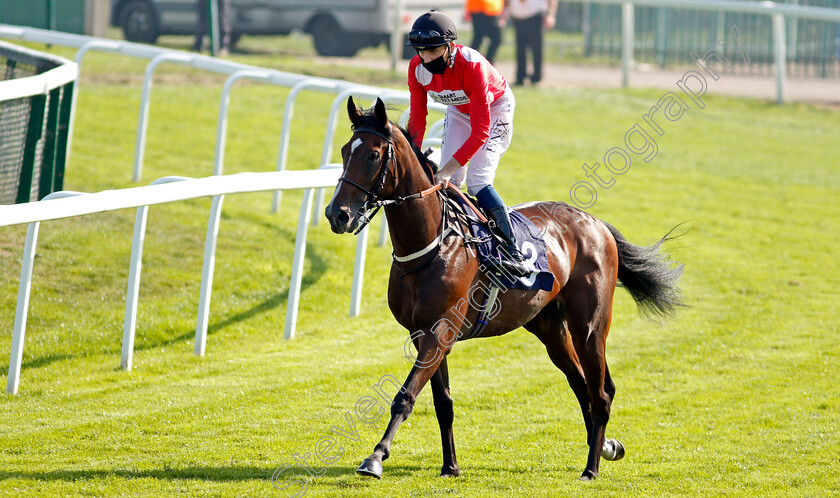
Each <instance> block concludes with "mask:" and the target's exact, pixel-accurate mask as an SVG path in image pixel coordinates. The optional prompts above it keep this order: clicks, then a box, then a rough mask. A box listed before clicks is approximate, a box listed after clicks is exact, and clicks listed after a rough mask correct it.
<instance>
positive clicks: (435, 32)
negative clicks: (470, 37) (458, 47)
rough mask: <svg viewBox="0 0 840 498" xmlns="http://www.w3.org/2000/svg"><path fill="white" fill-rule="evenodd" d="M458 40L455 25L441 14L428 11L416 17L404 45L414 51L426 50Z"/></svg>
mask: <svg viewBox="0 0 840 498" xmlns="http://www.w3.org/2000/svg"><path fill="white" fill-rule="evenodd" d="M456 39H458V29H457V28H455V23H454V22H452V19H450V18H449V16H447V15H446V14H444V13H443V12H438V11H436V10H430V11H429V12H426V13H425V14H423V15H422V16H420V17H418V18H417V20H416V21H414V24H413V25H412V26H411V31H410V32H409V33H408V43H406V45H408V46H410V47H414V48H415V49H416V50H427V49H430V48H434V47H439V46H441V45H447V44H449V42H451V41H453V40H456Z"/></svg>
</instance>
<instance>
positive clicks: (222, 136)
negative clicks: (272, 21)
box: [213, 69, 271, 176]
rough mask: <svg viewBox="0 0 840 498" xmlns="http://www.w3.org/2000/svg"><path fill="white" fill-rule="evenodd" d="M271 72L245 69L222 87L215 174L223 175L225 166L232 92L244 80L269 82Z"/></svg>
mask: <svg viewBox="0 0 840 498" xmlns="http://www.w3.org/2000/svg"><path fill="white" fill-rule="evenodd" d="M270 74H271V73H270V72H269V71H267V70H261V71H253V70H248V69H243V70H242V71H237V72H235V73H233V74H232V75H230V76H229V77H228V79H227V81H225V85H224V86H223V87H222V97H221V100H220V102H219V120H218V123H217V124H216V156H215V159H214V160H213V174H214V175H216V176H218V175H221V174H223V172H224V165H225V143H226V141H227V120H228V108H229V107H230V92H231V90H232V89H233V85H234V83H236V82H237V81H239V80H240V79H242V78H250V79H254V80H260V79H261V80H268V78H269V76H270Z"/></svg>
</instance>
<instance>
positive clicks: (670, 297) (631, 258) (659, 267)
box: [604, 223, 683, 316]
mask: <svg viewBox="0 0 840 498" xmlns="http://www.w3.org/2000/svg"><path fill="white" fill-rule="evenodd" d="M604 225H606V227H607V228H608V229H609V231H610V233H612V236H613V238H614V239H615V244H616V246H617V247H618V280H619V282H621V285H622V286H623V287H624V288H625V289H627V292H629V293H630V295H631V296H633V299H634V300H635V301H636V304H637V305H638V306H639V311H640V312H642V313H643V314H646V315H648V316H668V315H671V314H672V313H673V311H674V308H675V307H677V306H683V302H682V294H681V292H680V289H679V287H677V282H678V280H679V278H680V275H682V272H683V266H682V265H681V264H677V265H672V264H671V262H670V261H669V258H668V255H667V254H666V253H664V252H662V251H660V247H661V246H662V243H663V242H665V241H667V240H671V239H673V238H676V237H671V233H672V232H673V231H674V229H672V230H671V231H670V232H668V233H667V234H665V236H664V237H662V238H661V239H660V240H659V241H658V242H657V243H655V244H653V245H652V246H648V247H640V246H637V245H634V244H631V243H630V242H628V241H627V239H625V238H624V236H623V235H621V232H619V231H618V230H616V228H615V227H613V226H612V225H610V224H609V223H604Z"/></svg>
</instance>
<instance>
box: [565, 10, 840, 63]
mask: <svg viewBox="0 0 840 498" xmlns="http://www.w3.org/2000/svg"><path fill="white" fill-rule="evenodd" d="M777 3H786V4H797V5H806V6H812V7H824V8H834V9H840V0H799V1H796V0H787V1H785V0H779V1H777ZM576 5H577V6H578V8H579V9H580V26H581V31H582V33H583V45H584V46H583V53H584V54H585V55H586V56H589V57H600V58H604V59H609V60H619V59H620V58H621V6H620V5H607V4H594V3H583V4H580V3H578V2H561V9H565V11H566V12H569V13H570V14H573V13H575V12H576V10H575V6H576ZM570 17H572V16H570ZM733 25H734V26H737V27H738V32H739V35H740V38H741V40H742V43H743V45H744V47H745V48H746V50H747V52H748V53H749V55H750V63H749V64H745V63H743V62H742V63H741V64H738V63H734V64H733V66H734V67H733V68H732V69H731V70H732V71H733V72H736V73H741V74H768V75H770V74H773V72H774V67H773V35H772V31H771V30H772V27H771V19H770V17H769V16H764V15H755V14H736V13H727V12H709V11H702V10H696V11H695V10H686V9H672V8H659V7H636V9H635V34H634V36H635V39H634V58H635V60H636V62H640V63H648V64H656V65H658V66H661V67H667V66H680V65H686V64H691V63H693V59H692V58H691V56H690V53H691V52H692V51H695V52H697V51H698V50H703V51H705V50H706V49H710V48H713V47H715V45H716V43H717V40H721V39H726V37H727V31H728V30H729V29H730V28H731V27H732V26H733ZM564 28H566V29H568V26H564ZM785 30H786V40H787V60H788V68H787V69H788V75H790V76H804V77H818V78H836V77H840V25H838V23H836V22H822V21H816V20H807V19H795V18H788V19H787V22H786V24H785ZM733 62H734V60H733Z"/></svg>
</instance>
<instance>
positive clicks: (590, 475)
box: [580, 470, 598, 482]
mask: <svg viewBox="0 0 840 498" xmlns="http://www.w3.org/2000/svg"><path fill="white" fill-rule="evenodd" d="M596 477H598V474H596V473H595V472H592V471H591V470H584V471H583V475H581V476H580V480H581V481H583V482H591V481H594V480H595V478H596Z"/></svg>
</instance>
